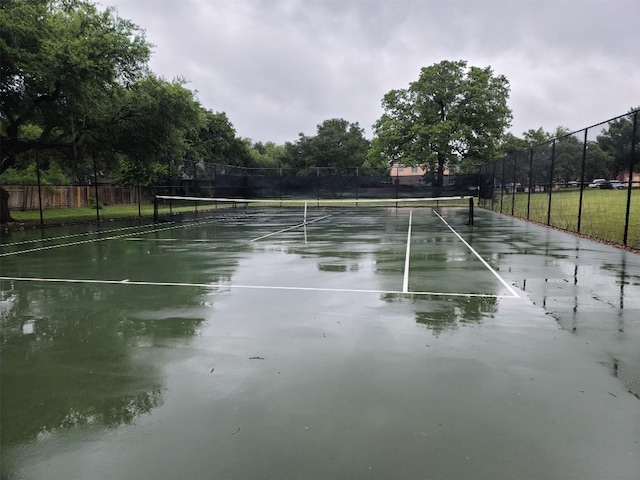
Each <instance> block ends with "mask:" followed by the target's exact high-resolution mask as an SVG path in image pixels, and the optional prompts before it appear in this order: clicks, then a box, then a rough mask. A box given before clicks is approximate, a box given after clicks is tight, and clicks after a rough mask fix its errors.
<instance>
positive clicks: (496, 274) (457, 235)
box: [433, 210, 520, 298]
mask: <svg viewBox="0 0 640 480" xmlns="http://www.w3.org/2000/svg"><path fill="white" fill-rule="evenodd" d="M433 213H435V214H436V215H437V216H438V218H439V219H440V220H442V221H443V222H444V224H445V225H446V226H447V227H449V230H451V231H452V232H453V233H454V234H455V236H456V237H458V238H459V239H460V241H461V242H462V243H464V244H465V245H466V246H467V248H468V249H469V250H471V252H472V253H473V254H474V255H475V256H476V257H478V260H480V261H481V262H482V263H483V265H484V266H485V267H487V268H488V269H489V271H490V272H491V273H493V274H494V275H495V277H496V278H497V279H498V280H500V283H502V285H504V286H505V287H506V289H507V290H509V292H511V295H513V298H520V295H518V292H516V291H515V290H514V289H513V288H511V285H509V284H508V283H507V282H506V281H505V279H504V278H502V277H501V276H500V275H499V274H498V272H496V271H495V270H494V269H493V268H492V267H491V265H489V264H488V263H487V262H486V260H485V259H484V258H482V256H481V255H480V254H479V253H478V252H476V251H475V250H474V249H473V247H472V246H471V245H469V244H468V243H467V241H466V240H465V239H464V238H462V236H460V234H459V233H458V232H456V231H455V230H454V229H453V228H452V227H451V225H449V224H448V223H447V221H446V220H445V219H444V218H442V216H440V214H439V213H438V212H437V211H435V210H434V211H433Z"/></svg>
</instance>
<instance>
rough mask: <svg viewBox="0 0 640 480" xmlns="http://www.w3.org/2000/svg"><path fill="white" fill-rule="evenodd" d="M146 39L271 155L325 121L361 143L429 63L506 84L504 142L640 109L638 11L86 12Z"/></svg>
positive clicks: (311, 5) (197, 3)
mask: <svg viewBox="0 0 640 480" xmlns="http://www.w3.org/2000/svg"><path fill="white" fill-rule="evenodd" d="M100 3H101V5H102V6H114V7H116V8H117V9H118V13H119V15H120V16H121V17H124V18H126V19H129V20H132V21H133V22H134V23H136V24H137V25H139V26H140V27H142V28H143V29H144V30H146V35H147V39H148V40H149V41H150V42H151V43H153V44H154V45H155V47H154V53H153V56H152V58H151V63H150V64H151V69H152V70H153V71H154V72H155V73H156V74H158V75H161V76H163V77H165V78H166V79H167V80H172V79H173V78H175V77H184V78H186V79H187V80H188V81H189V82H190V83H189V84H188V88H190V89H191V90H197V96H198V99H199V100H200V102H201V103H202V105H203V106H204V107H205V108H207V109H210V110H213V111H214V112H226V114H227V116H228V117H229V120H230V121H231V123H233V125H234V127H235V128H236V132H237V135H238V136H241V137H248V138H251V139H253V140H254V141H262V142H266V141H274V142H276V143H278V144H282V143H284V142H286V141H295V140H296V139H297V138H298V133H300V132H303V133H305V134H306V135H315V134H316V131H317V125H318V124H320V123H322V122H323V121H324V120H327V119H330V118H344V119H345V120H347V121H349V122H358V123H359V124H360V126H361V127H363V128H364V129H365V132H366V136H367V137H368V138H370V137H371V135H372V129H371V125H372V124H373V123H374V122H375V121H376V120H377V119H378V118H379V117H380V116H381V114H382V113H383V112H382V109H381V106H380V102H381V100H382V97H383V95H384V94H385V93H386V92H388V91H389V90H392V89H396V88H407V87H408V86H409V83H410V82H412V81H415V80H417V79H418V76H419V74H420V69H421V68H422V67H426V66H429V65H433V64H434V63H438V62H440V61H442V60H466V61H467V62H468V64H469V65H473V66H478V67H487V66H491V67H492V69H493V71H494V72H495V73H496V74H502V75H504V76H506V78H507V79H508V80H509V82H510V85H511V94H510V98H509V106H510V108H511V110H512V111H513V117H514V118H513V122H512V128H511V131H512V133H514V134H515V135H518V136H520V135H521V134H522V133H523V132H524V131H526V130H528V129H537V128H540V127H542V128H544V129H545V130H546V131H553V130H555V128H556V127H557V126H564V127H567V128H569V129H571V130H578V129H581V128H583V127H586V126H589V125H592V124H595V123H599V122H601V121H603V120H607V119H609V118H611V117H614V116H617V115H620V114H623V113H626V112H627V111H628V110H629V109H630V108H631V107H637V106H640V0H624V1H616V0H602V1H595V0H591V1H586V0H583V1H577V0H573V1H571V0H561V1H560V0H558V1H540V0H539V1H516V0H511V1H480V0H475V1H451V0H449V1H428V0H357V1H356V0H283V1H278V0H228V1H218V0H100Z"/></svg>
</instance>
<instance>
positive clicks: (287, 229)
mask: <svg viewBox="0 0 640 480" xmlns="http://www.w3.org/2000/svg"><path fill="white" fill-rule="evenodd" d="M330 216H331V215H325V216H324V217H319V218H314V219H313V220H309V221H307V220H305V221H304V222H302V223H299V224H298V225H294V226H293V227H287V228H283V229H282V230H278V231H277V232H271V233H267V234H266V235H262V236H261V237H256V238H252V239H251V240H249V241H250V242H257V241H258V240H262V239H263V238H267V237H273V236H274V235H278V234H279V233H284V232H288V231H289V230H293V229H294V228H300V227H304V226H306V225H309V224H310V223H315V222H319V221H320V220H324V219H325V218H329V217H330Z"/></svg>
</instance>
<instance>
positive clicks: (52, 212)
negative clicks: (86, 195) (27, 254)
mask: <svg viewBox="0 0 640 480" xmlns="http://www.w3.org/2000/svg"><path fill="white" fill-rule="evenodd" d="M140 214H141V215H142V216H149V217H150V216H153V205H152V204H142V205H141V208H140ZM11 216H12V217H13V219H14V220H15V221H16V222H19V223H24V224H27V225H29V226H32V225H33V226H37V225H39V224H40V212H39V211H38V210H27V211H20V210H12V211H11ZM137 216H138V205H137V204H128V205H108V206H102V207H100V220H114V219H118V218H130V217H137ZM42 218H43V221H44V223H45V225H59V224H68V223H82V222H93V221H96V220H97V214H96V209H95V207H80V208H48V209H44V210H43V211H42Z"/></svg>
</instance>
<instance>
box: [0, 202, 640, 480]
mask: <svg viewBox="0 0 640 480" xmlns="http://www.w3.org/2000/svg"><path fill="white" fill-rule="evenodd" d="M468 223H469V222H468V216H467V212H466V210H465V209H464V208H460V209H457V208H447V207H444V208H441V209H438V210H432V209H431V208H425V207H419V206H415V207H403V208H399V209H396V208H353V209H344V208H342V209H339V208H338V209H329V208H320V209H316V208H309V211H308V213H307V217H306V220H305V218H304V216H303V211H302V208H301V207H297V208H283V209H280V208H249V209H243V208H237V209H225V210H224V211H220V212H213V213H212V214H210V215H209V216H207V215H202V216H201V217H200V218H199V219H198V221H196V222H158V223H149V224H143V223H108V224H102V225H101V227H100V228H98V227H96V226H93V227H87V226H84V227H75V228H55V229H54V228H50V229H46V230H43V231H26V232H12V233H10V234H4V235H3V236H2V237H0V239H1V241H2V247H1V248H0V322H1V323H0V334H1V344H0V347H1V351H0V354H1V368H2V370H1V372H0V382H1V383H0V387H1V390H0V396H1V397H0V400H1V404H0V420H1V430H0V435H1V437H0V439H1V445H0V447H1V449H0V452H1V453H0V455H1V459H0V460H1V462H0V463H1V467H0V468H1V471H0V476H1V478H3V479H5V478H6V479H36V478H47V479H177V478H185V479H192V478H197V479H209V478H211V479H253V478H264V479H274V478H304V479H340V478H377V479H391V478H393V479H417V478H420V479H427V478H434V479H436V478H438V479H439V478H451V479H469V478H473V479H480V478H482V479H495V478H508V479H518V478H523V479H532V478H557V479H566V478H580V479H591V478H593V479H603V478H610V479H636V478H638V472H639V471H640V348H639V347H638V346H639V345H640V256H639V255H637V254H632V253H629V252H625V251H622V250H618V249H614V248H611V247H609V246H606V245H602V244H598V243H595V242H592V241H589V240H585V239H581V238H577V237H574V236H571V235H568V234H564V233H561V232H558V231H554V230H551V229H547V228H544V227H540V226H537V225H532V224H527V223H525V222H522V221H520V220H517V219H513V218H508V217H504V216H501V215H499V214H496V213H493V212H490V211H486V210H476V212H475V221H474V225H473V226H471V225H468ZM88 228H91V229H92V230H90V231H89V230H87V229H88Z"/></svg>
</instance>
